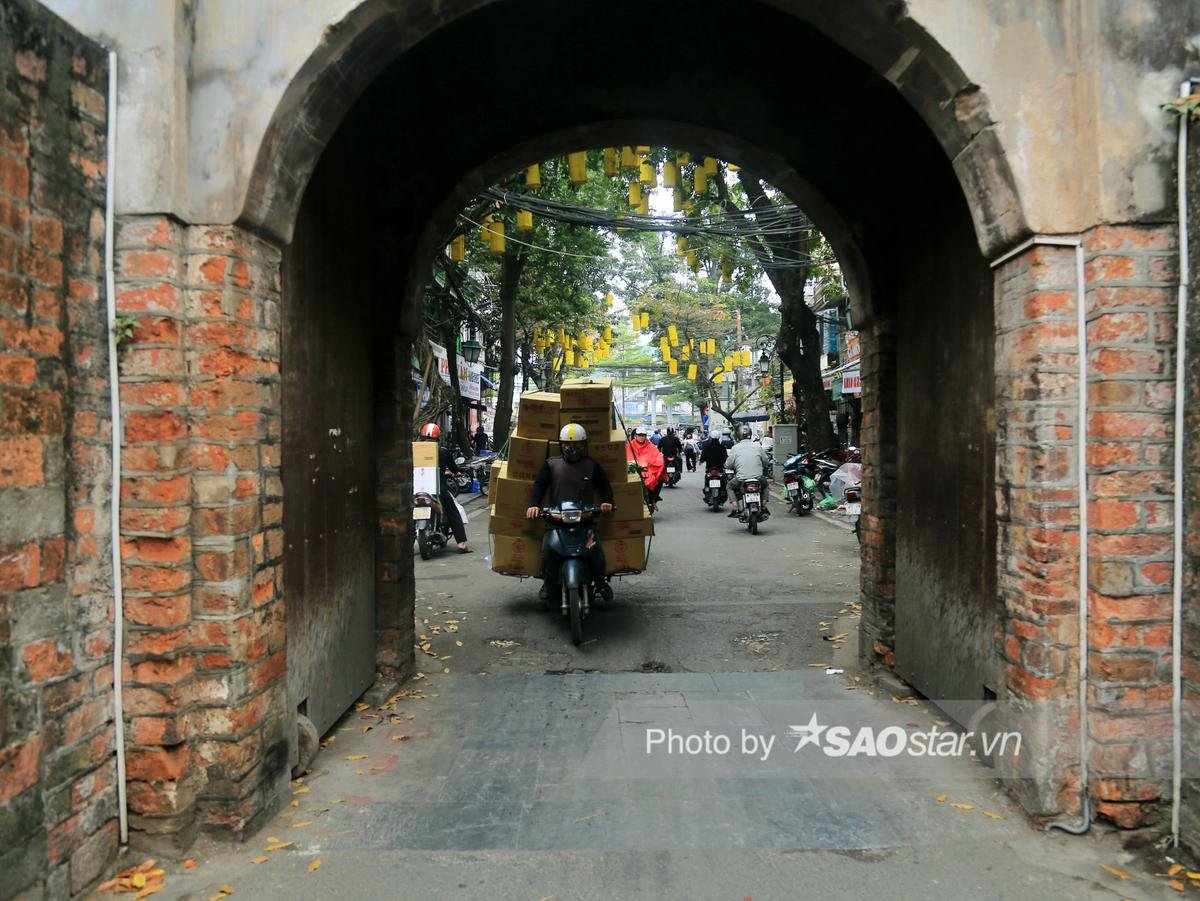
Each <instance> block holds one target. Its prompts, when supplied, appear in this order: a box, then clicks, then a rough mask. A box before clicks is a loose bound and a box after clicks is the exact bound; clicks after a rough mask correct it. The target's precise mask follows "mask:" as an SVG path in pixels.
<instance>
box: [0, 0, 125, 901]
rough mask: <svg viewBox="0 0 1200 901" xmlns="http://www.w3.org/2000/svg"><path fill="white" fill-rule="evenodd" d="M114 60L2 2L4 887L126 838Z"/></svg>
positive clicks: (67, 874)
mask: <svg viewBox="0 0 1200 901" xmlns="http://www.w3.org/2000/svg"><path fill="white" fill-rule="evenodd" d="M107 82H108V60H107V55H106V54H105V53H103V52H102V51H101V50H100V49H99V48H98V47H97V46H96V45H95V44H93V43H92V42H91V41H89V40H87V39H86V38H83V37H82V36H80V35H79V34H77V33H76V32H74V31H73V30H72V29H71V28H70V27H69V26H67V25H66V24H65V23H63V22H62V21H61V20H59V19H57V18H55V17H54V16H53V15H52V14H50V13H49V12H48V11H46V10H45V9H43V8H41V7H40V6H38V5H37V4H35V3H31V2H25V0H5V2H4V3H0V897H3V898H7V897H12V896H14V895H16V894H18V893H20V892H22V891H24V890H29V891H30V892H33V893H37V892H39V891H44V892H45V893H46V894H47V895H49V896H52V897H66V896H68V895H72V894H75V893H78V892H82V891H84V890H86V889H87V888H88V887H89V886H90V885H91V884H92V882H93V881H94V880H95V879H96V878H97V877H98V876H99V875H100V873H101V871H102V870H103V869H104V867H105V866H106V865H107V863H108V861H109V860H110V859H111V858H112V856H113V854H114V852H115V850H116V846H117V838H118V836H117V820H116V791H115V774H116V767H115V757H114V732H113V724H112V677H113V672H112V656H111V655H112V649H113V648H112V645H113V628H112V604H111V588H112V585H111V582H112V579H111V567H110V565H109V560H110V556H109V555H110V544H109V527H108V524H109V520H110V507H109V497H108V482H109V480H110V456H109V449H108V448H109V444H108V442H109V439H110V434H111V432H110V420H109V404H108V379H107V368H108V346H107V331H106V316H105V301H104V280H103V258H104V246H103V240H104V188H105V185H104V170H105V105H106V93H105V92H106V91H107Z"/></svg>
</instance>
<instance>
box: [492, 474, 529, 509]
mask: <svg viewBox="0 0 1200 901" xmlns="http://www.w3.org/2000/svg"><path fill="white" fill-rule="evenodd" d="M532 487H533V486H532V484H531V483H530V482H528V481H523V480H521V479H510V478H508V477H506V476H501V477H500V478H498V479H496V488H495V490H493V491H492V492H491V493H490V495H489V500H491V502H492V505H493V506H494V507H495V508H496V513H497V514H498V515H499V516H514V515H515V516H524V515H525V511H526V510H527V509H529V492H530V490H531V489H532Z"/></svg>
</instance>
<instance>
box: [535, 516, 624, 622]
mask: <svg viewBox="0 0 1200 901" xmlns="http://www.w3.org/2000/svg"><path fill="white" fill-rule="evenodd" d="M599 515H600V508H599V507H595V506H592V505H591V504H587V505H584V504H579V503H576V502H575V501H565V502H564V503H563V504H562V505H561V506H558V507H550V508H548V509H545V510H543V511H542V516H543V518H545V519H546V520H548V523H547V526H546V534H547V536H548V538H547V541H548V542H549V546H550V549H551V550H552V551H554V552H555V553H556V554H558V555H560V556H561V557H562V558H563V559H562V566H561V568H560V569H559V573H558V584H559V586H560V589H561V591H562V614H563V616H565V617H567V618H568V619H569V620H570V623H571V641H572V642H573V643H575V644H577V645H578V644H582V643H583V621H584V620H585V619H586V618H587V616H588V613H589V612H590V610H591V605H592V602H593V601H595V599H596V586H597V583H599V586H600V594H601V597H602V598H603V599H604V600H605V601H611V600H612V598H613V592H612V586H611V585H610V584H609V582H608V580H607V579H606V578H605V577H604V574H603V573H600V574H597V573H593V572H592V571H591V566H590V564H589V559H590V558H589V554H588V548H590V547H591V546H592V544H593V542H596V541H599V540H600V539H599V538H598V537H597V535H596V530H595V528H594V526H593V524H594V523H595V520H596V517H597V516H599Z"/></svg>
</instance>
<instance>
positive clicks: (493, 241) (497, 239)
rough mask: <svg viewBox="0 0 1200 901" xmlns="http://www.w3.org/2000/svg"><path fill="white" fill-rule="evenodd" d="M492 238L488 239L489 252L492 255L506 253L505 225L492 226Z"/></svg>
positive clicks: (497, 223)
mask: <svg viewBox="0 0 1200 901" xmlns="http://www.w3.org/2000/svg"><path fill="white" fill-rule="evenodd" d="M491 230H492V236H491V238H489V239H488V250H490V251H491V252H492V253H504V247H505V241H504V223H503V222H493V223H492V224H491Z"/></svg>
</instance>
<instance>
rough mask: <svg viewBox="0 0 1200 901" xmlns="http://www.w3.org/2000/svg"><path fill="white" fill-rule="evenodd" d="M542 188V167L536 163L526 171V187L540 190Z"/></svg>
mask: <svg viewBox="0 0 1200 901" xmlns="http://www.w3.org/2000/svg"><path fill="white" fill-rule="evenodd" d="M541 186H542V167H541V166H540V165H538V164H537V163H534V164H533V165H532V166H530V167H529V168H528V169H526V170H525V187H527V188H540V187H541Z"/></svg>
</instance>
